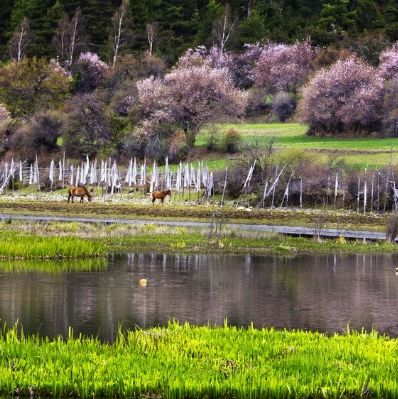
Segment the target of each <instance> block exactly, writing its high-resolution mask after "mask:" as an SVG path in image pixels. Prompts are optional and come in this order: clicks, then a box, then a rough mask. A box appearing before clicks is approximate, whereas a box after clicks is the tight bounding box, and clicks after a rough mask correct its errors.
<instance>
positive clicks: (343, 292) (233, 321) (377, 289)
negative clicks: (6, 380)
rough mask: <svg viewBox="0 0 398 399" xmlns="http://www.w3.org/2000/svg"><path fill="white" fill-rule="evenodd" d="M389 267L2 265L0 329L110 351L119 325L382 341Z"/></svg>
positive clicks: (331, 263)
mask: <svg viewBox="0 0 398 399" xmlns="http://www.w3.org/2000/svg"><path fill="white" fill-rule="evenodd" d="M394 262H395V257H394V256H385V257H383V256H376V255H365V256H362V255H358V256H356V255H352V256H340V255H330V256H300V257H296V258H278V257H261V256H250V255H247V256H233V255H199V254H194V255H183V254H142V253H141V254H138V253H137V254H128V255H112V256H110V257H109V258H108V265H107V267H98V268H92V269H91V270H79V271H78V269H68V268H65V269H64V270H62V271H58V272H51V273H47V272H42V271H38V270H37V269H36V270H35V271H30V270H27V269H25V270H24V269H18V268H17V267H15V266H14V268H12V267H11V265H10V270H9V271H7V272H5V271H1V270H0V308H1V309H2V313H1V319H2V320H3V321H7V324H8V325H10V323H11V324H12V323H14V322H15V321H16V320H17V319H19V320H20V322H21V324H22V325H23V326H24V329H25V331H27V332H33V333H36V332H37V331H39V330H40V332H41V334H43V335H49V336H55V335H57V334H59V333H62V334H64V335H67V332H68V327H70V326H71V327H73V329H74V332H75V335H77V334H79V333H83V334H86V335H99V337H100V338H102V339H105V340H110V341H112V340H113V339H114V338H115V336H116V331H117V328H118V324H119V323H123V328H129V329H134V328H136V327H138V328H148V327H150V326H156V325H166V324H167V323H168V321H169V320H170V319H173V318H174V319H176V320H179V321H180V322H185V321H188V322H190V323H192V324H199V325H203V324H208V323H209V324H210V325H212V324H218V325H223V323H224V320H225V319H227V322H228V324H229V325H236V326H242V327H247V326H248V325H250V323H251V322H253V324H254V326H255V327H257V328H261V327H263V326H267V327H275V328H278V329H280V328H288V329H293V328H300V329H306V328H308V329H311V330H320V331H330V332H331V331H337V332H343V330H344V329H345V328H346V326H347V323H348V322H350V327H351V328H354V329H360V328H361V327H362V326H364V327H365V328H366V329H370V328H371V327H372V325H375V327H376V328H377V329H378V330H379V331H383V329H384V330H388V331H389V332H390V333H392V332H394V331H395V330H397V326H398V315H396V312H395V307H396V306H397V305H398V300H397V297H398V294H397V291H398V289H397V283H396V276H395V266H394ZM13 263H15V262H13ZM55 264H56V263H55ZM54 267H55V265H54ZM142 278H145V279H147V280H148V283H147V285H146V286H141V285H140V284H139V280H140V279H142ZM28 329H29V331H28ZM391 331H392V332H391ZM396 332H397V334H398V330H397V331H396Z"/></svg>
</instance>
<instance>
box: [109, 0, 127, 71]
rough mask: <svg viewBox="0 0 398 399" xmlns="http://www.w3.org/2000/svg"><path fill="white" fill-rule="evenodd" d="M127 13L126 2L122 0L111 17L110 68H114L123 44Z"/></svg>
mask: <svg viewBox="0 0 398 399" xmlns="http://www.w3.org/2000/svg"><path fill="white" fill-rule="evenodd" d="M127 11H128V0H123V1H122V4H121V5H120V7H119V8H118V9H117V10H116V12H115V13H114V14H113V17H112V28H111V34H110V42H111V43H110V44H111V48H112V61H111V64H112V68H114V67H115V64H116V59H117V55H118V53H119V50H120V47H122V45H123V44H124V43H125V42H124V41H123V33H125V31H126V29H127V26H126V23H125V21H126V17H127Z"/></svg>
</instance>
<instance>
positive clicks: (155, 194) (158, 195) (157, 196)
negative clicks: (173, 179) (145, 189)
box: [152, 190, 171, 206]
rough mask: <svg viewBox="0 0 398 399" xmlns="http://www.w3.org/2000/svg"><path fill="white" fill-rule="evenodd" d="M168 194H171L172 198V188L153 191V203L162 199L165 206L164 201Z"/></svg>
mask: <svg viewBox="0 0 398 399" xmlns="http://www.w3.org/2000/svg"><path fill="white" fill-rule="evenodd" d="M166 195H169V196H170V198H171V190H163V191H152V205H155V201H156V200H157V199H160V201H161V202H162V206H163V201H164V198H165V197H166Z"/></svg>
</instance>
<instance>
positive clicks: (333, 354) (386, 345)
mask: <svg viewBox="0 0 398 399" xmlns="http://www.w3.org/2000/svg"><path fill="white" fill-rule="evenodd" d="M17 330H18V328H17V327H16V326H15V327H14V328H12V329H6V328H4V329H3V331H2V333H1V334H0V346H1V354H2V356H1V362H0V389H1V394H2V395H14V394H18V395H19V396H23V395H26V396H27V395H31V394H38V395H42V396H52V397H60V396H63V397H65V396H73V397H79V398H82V399H86V398H93V397H98V396H103V397H109V398H110V397H141V396H145V397H152V395H153V396H154V395H160V396H161V397H164V398H193V397H215V398H223V397H225V398H226V397H235V398H275V399H277V398H348V397H358V398H359V397H373V398H395V397H397V395H398V381H397V379H396V370H397V367H398V356H397V355H398V353H397V351H398V349H397V348H398V346H397V341H396V340H395V339H389V338H388V337H384V336H383V337H382V336H379V335H378V334H377V333H376V332H370V333H365V332H362V333H357V332H351V331H350V330H349V329H347V334H345V335H344V336H343V335H337V334H335V335H333V336H327V335H325V334H320V333H316V332H303V331H275V330H274V329H267V328H263V329H261V330H258V329H254V328H252V327H249V328H247V329H238V328H234V327H228V326H227V325H226V323H225V325H224V327H209V326H208V327H195V326H190V325H189V324H184V325H182V326H180V325H179V324H178V323H176V322H173V323H169V326H168V327H167V328H152V329H150V330H146V331H142V330H137V331H127V332H125V333H122V332H121V329H120V330H119V333H118V338H117V340H116V342H115V343H113V344H109V343H101V342H100V341H99V340H98V339H96V338H89V337H82V336H79V337H73V331H70V334H69V337H68V339H67V340H63V339H62V338H58V339H55V340H53V341H50V340H48V339H40V338H39V337H36V336H24V334H23V332H22V333H19V334H18V331H17Z"/></svg>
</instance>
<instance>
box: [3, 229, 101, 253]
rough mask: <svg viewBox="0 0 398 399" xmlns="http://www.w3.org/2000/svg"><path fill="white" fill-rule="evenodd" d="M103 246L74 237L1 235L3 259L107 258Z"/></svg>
mask: <svg viewBox="0 0 398 399" xmlns="http://www.w3.org/2000/svg"><path fill="white" fill-rule="evenodd" d="M105 255H106V250H105V249H104V247H103V245H101V244H100V243H98V242H95V241H93V240H84V239H82V238H79V237H74V236H64V237H58V236H55V237H54V236H52V237H39V236H36V235H33V236H26V235H22V234H12V233H9V232H8V233H7V234H4V233H2V234H1V235H0V258H1V259H71V258H93V257H99V256H105Z"/></svg>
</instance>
